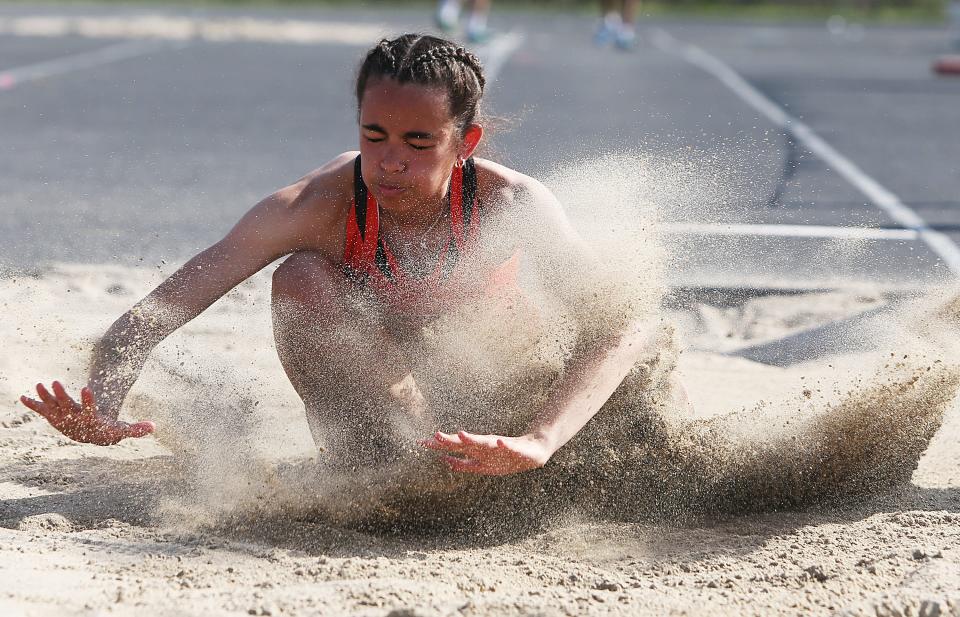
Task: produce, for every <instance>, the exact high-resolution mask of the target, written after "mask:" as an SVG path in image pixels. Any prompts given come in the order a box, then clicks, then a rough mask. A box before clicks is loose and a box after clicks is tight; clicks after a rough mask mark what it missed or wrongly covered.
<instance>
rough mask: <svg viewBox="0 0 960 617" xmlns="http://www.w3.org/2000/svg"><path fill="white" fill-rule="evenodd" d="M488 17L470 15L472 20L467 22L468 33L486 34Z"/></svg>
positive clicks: (479, 14) (478, 14) (477, 14)
mask: <svg viewBox="0 0 960 617" xmlns="http://www.w3.org/2000/svg"><path fill="white" fill-rule="evenodd" d="M486 30H487V15H486V13H484V14H481V13H477V12H473V13H470V19H469V20H468V21H467V31H468V32H486Z"/></svg>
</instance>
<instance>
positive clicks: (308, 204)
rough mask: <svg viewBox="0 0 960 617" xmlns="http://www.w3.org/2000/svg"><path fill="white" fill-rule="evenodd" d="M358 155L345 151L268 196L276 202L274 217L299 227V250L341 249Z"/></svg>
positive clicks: (327, 250) (324, 250)
mask: <svg viewBox="0 0 960 617" xmlns="http://www.w3.org/2000/svg"><path fill="white" fill-rule="evenodd" d="M357 154H358V153H357V152H344V153H343V154H340V155H338V156H336V157H334V158H333V159H331V160H330V161H328V162H327V163H325V164H323V165H322V166H320V167H318V168H317V169H314V170H313V171H311V172H310V173H308V174H306V175H305V176H303V177H302V178H300V179H299V180H297V181H296V182H294V183H292V184H290V185H289V186H286V187H284V188H282V189H280V190H279V191H277V192H276V193H274V194H273V195H271V196H270V197H269V198H268V200H269V201H273V203H274V208H272V210H273V213H274V216H275V217H279V218H280V219H282V220H283V223H284V224H286V225H284V226H290V227H292V228H295V229H296V230H297V236H298V237H299V241H298V242H297V245H298V247H299V249H300V250H304V249H306V250H319V251H321V252H324V253H334V254H335V253H337V252H338V251H339V250H340V249H339V248H338V247H339V246H340V245H341V244H342V243H343V238H342V237H340V236H342V235H343V233H342V232H343V230H344V229H345V221H346V219H347V214H348V211H349V208H350V204H351V203H352V199H353V161H354V159H355V158H356V156H357Z"/></svg>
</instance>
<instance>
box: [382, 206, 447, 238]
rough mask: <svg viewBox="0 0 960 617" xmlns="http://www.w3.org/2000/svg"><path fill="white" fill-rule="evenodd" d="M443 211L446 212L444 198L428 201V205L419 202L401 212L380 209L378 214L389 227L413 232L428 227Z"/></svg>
mask: <svg viewBox="0 0 960 617" xmlns="http://www.w3.org/2000/svg"><path fill="white" fill-rule="evenodd" d="M444 210H446V199H444V198H441V199H439V200H430V202H429V203H424V202H420V203H418V204H416V205H415V206H414V207H412V208H407V209H403V210H392V209H388V208H384V207H383V206H381V207H380V213H381V214H382V215H383V218H384V220H385V221H387V222H389V223H390V224H391V226H393V227H398V228H402V229H404V230H407V229H409V230H413V231H416V230H418V229H423V228H425V227H429V226H430V225H431V224H433V222H434V221H436V220H437V218H438V217H440V216H442V215H443V211H444Z"/></svg>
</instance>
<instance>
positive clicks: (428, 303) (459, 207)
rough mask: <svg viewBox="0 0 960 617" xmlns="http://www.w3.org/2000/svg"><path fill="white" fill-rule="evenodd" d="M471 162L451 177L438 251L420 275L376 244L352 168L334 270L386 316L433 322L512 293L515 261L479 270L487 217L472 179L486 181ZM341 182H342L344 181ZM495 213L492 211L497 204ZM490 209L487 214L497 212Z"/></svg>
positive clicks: (379, 238)
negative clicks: (369, 292)
mask: <svg viewBox="0 0 960 617" xmlns="http://www.w3.org/2000/svg"><path fill="white" fill-rule="evenodd" d="M479 167H480V166H479V165H477V164H476V162H475V161H474V160H473V159H470V160H468V161H466V162H465V163H464V165H463V167H462V168H458V169H454V170H453V173H452V176H451V186H450V192H449V195H448V200H447V205H446V208H447V210H446V212H445V213H444V214H443V215H442V218H441V219H438V221H440V222H441V224H440V225H438V229H437V232H439V234H440V237H439V244H438V248H437V249H434V250H432V251H429V252H428V253H429V255H428V261H426V262H425V263H424V264H423V265H424V266H425V267H423V268H422V271H420V272H418V271H416V268H414V267H411V264H410V263H409V262H407V263H406V264H405V263H404V261H403V260H402V259H401V258H399V257H398V254H397V251H395V250H393V249H392V248H391V246H390V243H389V242H388V241H387V239H386V238H385V237H384V235H385V234H384V233H383V219H382V214H383V213H382V211H381V209H380V207H379V205H378V204H377V202H376V199H374V198H373V196H372V195H371V194H369V192H368V191H367V187H366V185H365V184H364V181H363V178H362V175H361V172H360V158H359V156H357V157H355V159H354V161H353V173H352V174H350V175H351V179H352V183H351V184H352V193H353V194H352V196H351V199H350V204H351V205H350V208H349V209H348V210H347V212H346V215H345V217H344V219H345V220H344V223H343V238H344V243H343V252H342V253H341V255H340V265H341V268H342V269H343V270H344V273H345V274H346V275H347V276H349V277H350V278H351V279H352V280H354V281H355V282H357V283H358V284H359V285H363V286H366V287H368V288H369V289H370V290H372V291H373V292H374V294H375V296H376V298H377V299H378V301H379V303H380V304H381V305H382V306H383V307H384V308H386V309H388V310H389V312H391V313H394V314H399V315H409V316H413V315H416V316H421V317H427V316H435V315H437V314H439V313H441V312H443V311H444V309H447V308H452V307H455V306H458V305H461V304H463V303H464V302H467V301H469V300H471V299H476V298H478V297H484V296H491V295H502V294H503V293H506V292H508V291H509V292H512V291H513V290H514V289H515V288H516V277H517V270H518V266H519V254H518V252H516V251H514V252H512V254H510V255H508V256H506V258H505V259H500V260H494V263H493V265H492V266H489V267H484V266H483V265H481V264H483V263H484V262H485V260H482V259H478V258H477V257H478V255H477V253H478V252H479V251H480V250H481V247H480V243H481V237H482V232H481V230H482V229H483V227H484V221H486V220H487V217H488V216H489V214H490V212H488V210H487V203H486V202H485V201H484V196H489V195H491V193H490V191H489V190H487V191H484V190H483V189H484V188H489V187H482V186H481V184H480V179H481V178H483V177H484V176H486V177H487V179H494V180H495V178H490V174H489V172H488V171H486V170H481V169H480V168H479ZM344 175H346V174H344ZM497 205H499V204H497ZM497 205H495V206H494V208H496V207H497Z"/></svg>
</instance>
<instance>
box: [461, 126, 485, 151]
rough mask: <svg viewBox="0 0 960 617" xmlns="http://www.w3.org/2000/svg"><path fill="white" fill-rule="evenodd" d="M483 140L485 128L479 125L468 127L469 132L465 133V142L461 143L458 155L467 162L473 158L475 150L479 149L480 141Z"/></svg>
mask: <svg viewBox="0 0 960 617" xmlns="http://www.w3.org/2000/svg"><path fill="white" fill-rule="evenodd" d="M481 139H483V127H482V126H480V125H479V124H471V125H469V126H467V130H466V131H464V135H463V141H462V142H461V143H460V147H459V148H458V152H457V155H458V156H459V157H460V159H461V160H467V159H468V158H470V157H471V156H473V152H474V150H476V149H477V146H479V145H480V140H481Z"/></svg>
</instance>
